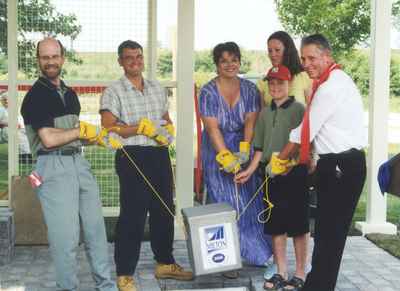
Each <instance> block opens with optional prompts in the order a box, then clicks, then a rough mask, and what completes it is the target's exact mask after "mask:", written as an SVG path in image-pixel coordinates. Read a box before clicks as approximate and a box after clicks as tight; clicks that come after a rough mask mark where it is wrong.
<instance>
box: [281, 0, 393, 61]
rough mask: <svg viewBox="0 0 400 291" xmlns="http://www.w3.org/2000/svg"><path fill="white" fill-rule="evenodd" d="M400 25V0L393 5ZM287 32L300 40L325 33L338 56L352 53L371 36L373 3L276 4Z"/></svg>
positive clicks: (311, 0) (284, 0)
mask: <svg viewBox="0 0 400 291" xmlns="http://www.w3.org/2000/svg"><path fill="white" fill-rule="evenodd" d="M393 3H394V4H393V10H392V12H393V15H394V19H395V21H394V22H395V23H396V19H397V20H398V16H399V15H400V0H395V1H394V2H393ZM275 4H276V8H277V12H278V15H279V18H280V20H281V22H282V24H283V26H284V28H285V29H286V30H287V31H288V32H289V33H292V34H294V35H297V36H303V35H307V34H312V33H322V34H324V35H325V36H326V37H327V38H328V39H329V40H330V42H331V45H332V47H333V50H334V53H335V54H336V56H338V55H341V54H345V53H349V52H350V51H351V50H352V49H353V48H354V46H355V45H357V44H360V43H362V42H364V41H365V40H367V39H368V37H369V36H370V23H371V13H370V9H371V7H370V0H344V1H340V0H296V1H293V0H275Z"/></svg>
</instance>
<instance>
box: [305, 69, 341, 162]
mask: <svg viewBox="0 0 400 291" xmlns="http://www.w3.org/2000/svg"><path fill="white" fill-rule="evenodd" d="M336 69H340V66H339V65H338V64H336V63H334V64H332V65H331V66H330V67H329V68H328V69H326V70H325V72H323V73H322V75H321V77H320V78H319V79H318V80H314V81H313V85H312V92H311V96H310V100H309V101H308V102H307V107H306V111H305V112H304V116H303V125H302V127H301V143H300V164H308V162H309V160H310V108H311V102H312V100H313V98H314V95H315V93H316V92H317V90H318V87H319V86H320V85H321V84H322V83H324V82H325V81H326V80H328V78H329V75H330V73H331V72H332V71H333V70H336Z"/></svg>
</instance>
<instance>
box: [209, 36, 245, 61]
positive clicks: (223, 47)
mask: <svg viewBox="0 0 400 291" xmlns="http://www.w3.org/2000/svg"><path fill="white" fill-rule="evenodd" d="M224 52H228V53H230V54H232V55H234V56H235V57H237V58H238V59H239V62H240V61H241V57H242V55H241V54H240V48H239V46H238V45H237V44H236V43H235V42H233V41H228V42H224V43H220V44H217V45H216V46H215V47H214V49H213V60H214V64H215V65H216V66H217V65H218V63H219V59H220V58H221V57H222V54H223V53H224Z"/></svg>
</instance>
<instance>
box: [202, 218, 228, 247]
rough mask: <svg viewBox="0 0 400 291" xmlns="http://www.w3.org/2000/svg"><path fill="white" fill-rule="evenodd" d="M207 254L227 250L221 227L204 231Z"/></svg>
mask: <svg viewBox="0 0 400 291" xmlns="http://www.w3.org/2000/svg"><path fill="white" fill-rule="evenodd" d="M205 232H206V238H207V241H206V245H207V252H209V253H211V252H215V251H219V250H223V249H226V248H227V243H226V237H225V228H224V226H223V225H221V226H214V227H209V228H206V229H205Z"/></svg>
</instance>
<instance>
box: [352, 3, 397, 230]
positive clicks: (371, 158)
mask: <svg viewBox="0 0 400 291" xmlns="http://www.w3.org/2000/svg"><path fill="white" fill-rule="evenodd" d="M391 7H392V3H391V0H389V1H380V0H371V12H372V14H371V41H372V44H371V62H370V103H369V133H368V136H369V145H370V147H369V149H368V161H367V163H368V173H367V186H368V194H367V195H368V196H367V217H366V222H357V223H356V227H357V228H358V229H359V230H361V232H362V233H363V234H366V233H371V232H377V233H387V234H396V232H397V228H396V226H395V225H393V224H391V223H387V222H386V197H383V196H382V195H381V193H380V190H379V187H378V183H377V179H376V177H377V173H378V167H379V165H380V164H381V163H382V162H384V161H385V160H386V159H387V156H388V142H387V140H388V122H387V118H388V116H389V82H390V28H391ZM382 31H385V33H382Z"/></svg>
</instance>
